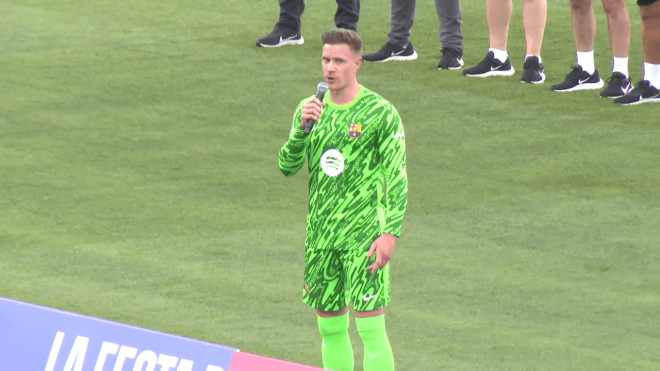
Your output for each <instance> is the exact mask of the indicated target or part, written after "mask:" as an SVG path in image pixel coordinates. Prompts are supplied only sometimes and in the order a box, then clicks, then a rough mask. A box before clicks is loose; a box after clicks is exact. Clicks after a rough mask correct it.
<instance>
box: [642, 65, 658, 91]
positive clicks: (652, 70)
mask: <svg viewBox="0 0 660 371" xmlns="http://www.w3.org/2000/svg"><path fill="white" fill-rule="evenodd" d="M644 80H646V81H648V82H649V83H651V86H653V87H654V88H656V89H660V63H658V64H652V63H646V62H644Z"/></svg>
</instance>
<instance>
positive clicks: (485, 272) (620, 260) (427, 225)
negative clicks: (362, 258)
mask: <svg viewBox="0 0 660 371" xmlns="http://www.w3.org/2000/svg"><path fill="white" fill-rule="evenodd" d="M627 3H628V11H629V13H630V16H631V23H632V43H631V52H630V70H631V74H632V77H633V80H634V81H637V80H638V79H639V77H640V70H641V68H640V65H641V62H642V60H641V55H642V54H641V53H642V52H641V44H640V41H639V23H640V20H639V13H638V11H637V7H636V6H634V2H632V1H627ZM520 5H521V1H520V0H516V1H515V3H514V15H513V18H512V20H513V22H512V24H511V30H510V36H509V40H510V42H509V47H508V49H509V54H510V56H511V58H512V62H513V64H514V67H515V68H516V70H517V73H516V75H515V76H513V77H506V78H491V79H474V78H472V79H470V78H466V77H462V76H461V75H460V72H456V71H437V70H436V69H435V66H436V64H437V61H438V59H439V58H440V51H439V41H438V37H437V26H438V23H437V19H436V18H435V11H434V9H433V2H431V1H419V4H418V10H417V18H416V20H415V25H414V27H413V35H412V42H413V43H414V45H415V48H416V49H417V52H418V53H419V54H420V58H419V59H418V60H416V61H414V62H396V63H386V64H365V65H364V66H363V67H362V69H361V70H360V72H359V75H358V76H359V80H360V82H361V83H363V84H364V85H365V86H367V87H369V88H371V89H373V90H375V91H377V92H378V93H380V94H381V95H383V96H384V97H386V98H387V99H389V100H390V101H391V102H392V103H393V104H394V105H395V106H396V107H397V109H398V110H399V112H400V114H401V116H402V118H403V122H404V125H405V127H406V138H407V148H408V149H407V151H408V152H407V153H408V175H409V187H410V194H409V207H408V211H407V214H406V218H405V219H404V225H403V236H402V238H401V239H400V241H399V242H398V243H397V249H396V252H395V254H394V257H393V260H392V275H393V301H392V303H391V305H390V306H389V307H388V309H387V323H388V333H389V335H390V339H391V343H392V347H393V350H394V353H395V359H396V363H397V370H401V371H408V370H414V371H422V370H466V371H475V370H552V371H557V370H576V371H577V370H580V371H585V370H598V371H605V370H658V369H660V352H659V351H658V350H659V349H660V258H658V242H659V241H660V147H659V143H660V118H659V117H660V115H659V113H660V110H659V108H660V106H657V105H653V104H647V105H641V106H635V107H617V106H615V105H614V104H612V102H611V101H609V100H604V99H601V98H599V97H598V94H597V92H577V93H570V94H557V93H552V92H551V91H550V90H549V86H550V84H551V83H555V82H559V81H561V80H562V79H563V77H564V75H565V74H566V73H568V72H569V70H570V64H572V63H573V62H574V60H573V58H574V57H573V55H574V54H573V49H574V48H573V41H572V34H571V29H570V17H569V8H568V5H567V1H566V0H549V4H548V9H549V11H548V13H549V16H548V24H547V28H546V34H545V42H544V47H543V51H542V57H543V62H544V64H545V66H546V74H547V76H548V82H547V83H545V84H542V85H541V86H530V85H523V84H521V83H520V82H519V79H520V72H521V70H522V56H523V54H524V38H523V34H522V24H521V22H520V8H521V7H520ZM335 6H336V5H335V3H334V2H333V1H323V2H321V1H317V2H312V1H310V2H309V4H307V9H306V12H305V14H304V16H303V36H304V37H305V40H306V41H305V44H304V45H302V46H295V47H294V46H289V47H283V48H278V49H260V48H256V47H255V46H254V39H256V38H257V37H260V36H262V35H263V34H265V33H267V32H268V31H270V28H271V27H272V25H273V24H274V22H275V21H276V17H277V12H278V8H277V2H276V1H274V0H254V1H242V0H220V1H208V0H179V1H162V0H157V1H156V0H152V1H146V0H134V1H126V0H124V1H119V0H118V1H102V0H96V1H82V0H52V1H47V0H4V1H2V2H0V159H1V160H0V210H2V212H0V295H1V296H6V297H12V298H17V299H20V300H25V301H30V302H35V303H39V304H44V305H48V306H53V307H57V308H63V309H66V310H71V311H76V312H80V313H86V314H91V315H95V316H100V317H105V318H109V319H112V320H116V321H121V322H126V323H131V324H135V325H138V326H143V327H148V328H153V329H157V330H161V331H167V332H172V333H177V334H181V335H185V336H190V337H195V338H199V339H203V340H208V341H212V342H216V343H220V344H225V345H230V346H234V347H238V348H240V349H242V350H245V351H248V352H252V353H259V354H264V355H267V356H270V357H277V358H283V359H288V360H292V361H296V362H301V363H306V364H313V365H320V364H321V360H320V335H319V334H318V330H317V328H316V318H315V315H314V312H313V311H312V310H311V309H309V308H307V307H306V306H305V305H304V304H303V303H302V302H301V298H300V293H301V287H302V269H303V267H302V263H303V241H304V232H305V212H306V209H307V207H306V197H307V180H306V176H307V172H306V170H303V171H301V172H300V173H299V174H297V176H295V177H293V178H285V177H283V176H282V175H281V173H280V172H279V169H278V166H277V153H278V150H279V148H280V146H281V145H282V144H283V143H284V141H285V140H286V136H287V134H288V131H289V127H290V124H291V117H292V115H293V110H294V109H295V107H296V105H297V103H298V101H299V100H300V99H302V98H303V97H305V96H308V95H310V94H313V93H314V89H315V85H316V82H317V81H319V80H320V79H321V78H322V74H321V68H320V48H321V42H320V35H321V33H322V32H323V31H324V30H326V29H329V28H331V27H333V23H332V17H333V15H334V10H335ZM463 7H464V23H463V25H464V36H465V47H466V53H465V56H464V59H465V61H466V64H468V65H473V64H475V63H477V62H478V61H479V60H481V58H482V57H483V55H484V54H485V52H486V47H487V40H488V38H487V29H486V23H485V10H484V4H483V2H482V1H464V4H463ZM596 12H597V17H598V18H597V21H598V31H597V40H596V56H597V58H596V60H597V67H599V68H600V70H601V73H602V74H603V75H605V76H607V75H608V70H609V66H610V51H609V43H608V40H607V33H606V24H605V17H604V13H603V10H602V7H601V6H600V3H599V2H596ZM361 17H362V18H361V20H360V23H359V25H358V30H359V31H360V33H361V35H362V37H363V39H364V43H365V48H366V49H367V51H372V50H375V49H377V48H378V47H380V45H381V44H382V43H383V42H384V41H385V34H386V31H387V28H388V23H389V2H388V1H387V0H377V1H371V2H369V1H364V2H363V4H362V16H361ZM351 336H352V341H353V344H354V345H355V349H356V358H357V362H356V365H357V367H356V369H358V370H361V369H362V367H361V356H362V351H361V340H360V338H359V336H358V335H357V332H356V331H355V326H354V323H352V325H351ZM7 371H9V370H7Z"/></svg>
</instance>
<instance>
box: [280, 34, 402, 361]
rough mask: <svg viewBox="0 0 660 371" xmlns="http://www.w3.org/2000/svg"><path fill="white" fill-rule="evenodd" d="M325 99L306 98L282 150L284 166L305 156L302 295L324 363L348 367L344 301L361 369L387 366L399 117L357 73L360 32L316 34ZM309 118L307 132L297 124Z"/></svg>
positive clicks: (295, 166)
mask: <svg viewBox="0 0 660 371" xmlns="http://www.w3.org/2000/svg"><path fill="white" fill-rule="evenodd" d="M322 40H323V55H322V57H323V63H322V65H323V75H324V77H325V81H326V82H327V84H328V93H327V94H325V96H324V98H323V101H320V100H318V99H317V98H316V97H311V98H307V99H304V100H303V101H301V102H300V104H299V105H298V108H297V109H296V113H295V115H294V118H293V125H292V127H291V132H290V134H289V138H288V140H287V142H286V144H284V146H283V147H282V149H281V150H280V153H279V166H280V169H281V170H282V172H283V173H284V175H286V176H291V175H294V174H295V173H296V172H297V171H298V170H300V168H302V166H303V164H304V162H305V155H307V156H308V166H309V211H308V214H307V238H306V240H305V246H306V249H305V278H304V287H303V301H304V302H305V303H307V304H308V305H309V306H311V307H312V308H315V309H316V311H317V314H318V326H319V330H320V332H321V338H322V357H323V367H324V368H326V369H330V370H335V371H349V370H353V364H354V359H353V349H352V347H351V341H350V339H349V335H348V325H349V319H348V303H349V301H350V302H352V305H353V309H354V310H355V317H356V319H355V324H356V326H357V330H358V333H359V334H360V337H361V338H362V340H363V343H364V370H365V371H391V370H394V358H393V355H392V348H391V347H390V343H389V340H388V338H387V333H386V332H385V318H384V311H385V306H386V305H387V303H388V302H389V301H390V276H389V264H388V262H389V260H390V257H391V256H392V253H393V252H394V243H395V242H396V239H397V238H398V236H399V234H400V231H401V220H402V219H403V215H404V213H405V210H406V204H407V193H408V180H407V176H406V154H405V137H404V133H403V124H402V123H401V119H400V118H399V114H398V112H397V111H396V109H395V108H394V107H393V106H392V104H391V103H390V102H388V101H387V100H385V99H384V98H383V97H381V96H379V95H378V94H376V93H374V92H372V91H371V90H369V89H367V88H365V87H364V86H362V85H360V84H359V83H358V82H357V77H356V74H357V70H358V69H359V68H360V66H361V64H362V57H361V55H362V40H361V39H360V36H358V34H357V33H355V32H354V31H349V30H343V29H337V30H332V31H328V32H326V33H324V34H323V37H322ZM308 119H313V120H315V121H316V123H315V124H314V127H313V129H312V130H311V131H310V132H309V134H305V130H304V126H305V123H306V122H307V120H308Z"/></svg>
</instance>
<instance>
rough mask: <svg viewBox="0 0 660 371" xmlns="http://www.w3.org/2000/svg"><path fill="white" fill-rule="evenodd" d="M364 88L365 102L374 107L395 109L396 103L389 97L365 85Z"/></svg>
mask: <svg viewBox="0 0 660 371" xmlns="http://www.w3.org/2000/svg"><path fill="white" fill-rule="evenodd" d="M362 88H363V89H364V91H363V93H362V99H363V102H364V103H365V104H368V105H371V106H373V107H374V108H375V107H379V108H382V109H385V110H395V108H394V105H393V104H392V102H390V101H389V100H388V99H386V98H384V97H383V96H382V95H380V94H378V93H376V92H375V91H373V90H371V89H369V88H367V87H365V86H364V85H363V86H362Z"/></svg>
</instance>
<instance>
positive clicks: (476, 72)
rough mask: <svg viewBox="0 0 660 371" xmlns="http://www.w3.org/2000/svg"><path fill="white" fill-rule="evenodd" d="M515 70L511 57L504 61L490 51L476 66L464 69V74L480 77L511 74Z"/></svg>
mask: <svg viewBox="0 0 660 371" xmlns="http://www.w3.org/2000/svg"><path fill="white" fill-rule="evenodd" d="M514 72H515V70H514V69H513V66H511V62H510V61H509V58H507V59H506V60H505V61H504V62H500V61H499V60H498V59H495V55H494V54H493V52H491V51H489V52H488V53H487V54H486V57H485V58H484V59H483V60H482V61H481V62H479V63H478V64H477V65H476V66H474V67H470V68H466V69H464V70H463V75H465V76H478V77H488V76H511V75H513V74H514Z"/></svg>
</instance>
